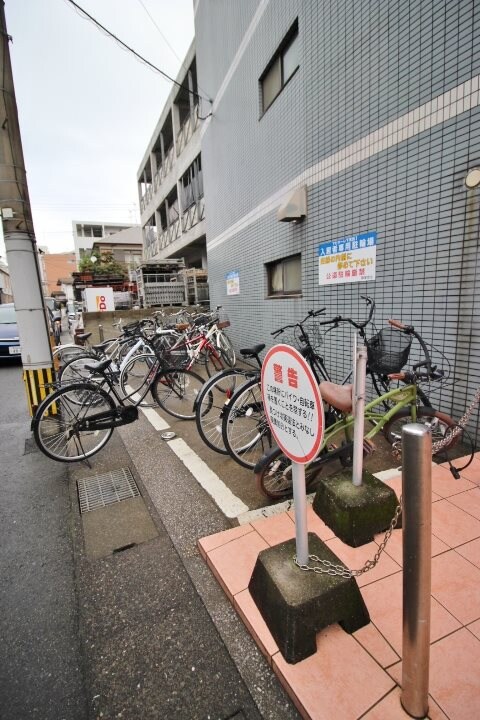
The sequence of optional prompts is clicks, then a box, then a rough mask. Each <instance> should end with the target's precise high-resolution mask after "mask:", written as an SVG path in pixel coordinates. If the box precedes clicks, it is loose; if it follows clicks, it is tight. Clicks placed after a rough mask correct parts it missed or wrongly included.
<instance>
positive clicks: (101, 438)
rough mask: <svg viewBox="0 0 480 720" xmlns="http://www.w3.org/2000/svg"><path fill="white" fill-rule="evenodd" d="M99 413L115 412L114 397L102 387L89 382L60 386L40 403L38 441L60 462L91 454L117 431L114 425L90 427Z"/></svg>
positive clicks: (36, 419)
mask: <svg viewBox="0 0 480 720" xmlns="http://www.w3.org/2000/svg"><path fill="white" fill-rule="evenodd" d="M80 397H81V398H82V404H81V405H80V404H79V398H80ZM99 413H100V414H102V416H103V415H104V414H106V416H107V417H109V416H110V415H111V416H112V417H113V415H114V413H115V403H114V401H113V400H112V398H111V397H110V395H108V394H107V393H106V392H105V391H104V390H102V389H101V388H98V387H96V386H95V385H91V384H88V383H76V384H73V385H67V386H65V387H63V388H60V389H59V390H57V391H56V392H54V393H52V394H51V395H49V396H48V397H47V398H45V400H44V401H43V402H42V403H41V404H40V405H39V406H38V410H37V412H36V414H35V417H34V420H33V436H34V438H35V442H36V443H37V445H38V447H39V449H40V450H41V451H42V453H43V454H44V455H46V456H47V457H49V458H51V459H52V460H57V461H58V462H77V461H78V460H84V459H85V458H89V457H91V456H92V455H95V453H97V452H98V451H99V450H101V449H102V448H103V447H104V445H106V443H107V442H108V441H109V440H110V437H111V435H112V432H113V428H102V429H94V430H92V429H89V428H88V421H90V422H91V421H93V419H94V418H98V415H99Z"/></svg>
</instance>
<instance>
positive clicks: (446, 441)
mask: <svg viewBox="0 0 480 720" xmlns="http://www.w3.org/2000/svg"><path fill="white" fill-rule="evenodd" d="M479 402H480V387H479V388H478V389H477V392H476V393H475V395H474V397H473V400H472V402H471V403H470V405H469V406H468V408H467V410H466V412H465V413H464V415H462V417H461V418H460V420H459V421H458V423H457V424H456V426H455V427H454V428H453V430H450V429H448V430H447V432H446V433H445V437H444V438H442V439H441V440H437V442H435V443H433V445H432V455H435V454H436V453H438V452H439V451H440V450H443V448H444V447H447V445H450V443H451V442H452V440H454V439H455V438H456V437H457V436H458V435H460V433H461V432H462V430H463V429H464V427H465V425H466V424H467V422H468V420H469V418H470V415H471V414H472V413H473V411H474V410H475V407H476V406H477V405H478V403H479ZM392 453H393V456H394V457H395V458H396V459H397V460H400V458H401V457H402V441H401V440H397V441H396V442H394V443H393V445H392Z"/></svg>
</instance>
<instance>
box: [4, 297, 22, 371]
mask: <svg viewBox="0 0 480 720" xmlns="http://www.w3.org/2000/svg"><path fill="white" fill-rule="evenodd" d="M20 352H21V351H20V338H19V336H18V327H17V316H16V313H15V306H14V304H13V303H5V304H4V305H0V358H1V359H2V360H4V359H6V358H15V357H16V358H19V357H20Z"/></svg>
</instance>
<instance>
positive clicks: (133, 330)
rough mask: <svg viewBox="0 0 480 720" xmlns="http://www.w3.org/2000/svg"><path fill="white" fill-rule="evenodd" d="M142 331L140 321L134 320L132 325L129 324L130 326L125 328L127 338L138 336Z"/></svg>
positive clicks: (124, 332)
mask: <svg viewBox="0 0 480 720" xmlns="http://www.w3.org/2000/svg"><path fill="white" fill-rule="evenodd" d="M139 329H140V323H139V322H138V320H134V321H133V322H131V323H128V325H124V326H123V334H124V335H125V337H131V336H132V335H136V334H137V333H138V331H139Z"/></svg>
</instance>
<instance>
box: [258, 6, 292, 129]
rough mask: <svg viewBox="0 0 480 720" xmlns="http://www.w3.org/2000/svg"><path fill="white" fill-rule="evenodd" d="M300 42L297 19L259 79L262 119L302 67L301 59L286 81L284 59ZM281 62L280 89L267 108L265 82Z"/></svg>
mask: <svg viewBox="0 0 480 720" xmlns="http://www.w3.org/2000/svg"><path fill="white" fill-rule="evenodd" d="M295 41H296V42H299V31H298V17H297V18H295V21H294V22H293V24H292V25H291V26H290V28H289V30H288V32H287V34H286V35H285V37H284V38H283V40H282V42H281V43H280V45H279V46H278V48H277V50H276V51H275V52H274V54H273V56H272V58H271V59H270V61H269V63H268V65H267V67H266V68H265V70H264V71H263V73H262V74H261V75H260V78H259V81H258V82H259V85H260V101H261V107H260V119H261V118H262V117H263V116H264V115H265V113H266V112H267V110H268V109H269V108H271V107H272V105H273V103H274V102H275V100H276V99H277V97H278V96H279V95H280V94H281V92H282V90H283V89H284V88H285V87H286V86H287V85H288V83H289V82H290V80H291V79H292V78H293V77H294V76H295V75H296V73H297V71H298V69H299V67H300V59H299V61H298V63H297V66H296V67H295V69H294V70H293V71H292V72H291V73H290V75H289V76H288V78H286V79H285V76H284V75H285V68H284V57H285V55H286V53H287V51H288V50H290V48H291V47H292V45H293V43H294V42H295ZM279 60H280V87H279V89H278V91H277V92H276V94H275V95H274V96H273V97H272V99H271V100H270V102H269V104H268V105H267V106H265V103H264V82H265V80H266V78H267V77H268V76H269V73H270V72H271V71H273V69H274V66H275V65H276V63H277V62H278V61H279Z"/></svg>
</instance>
